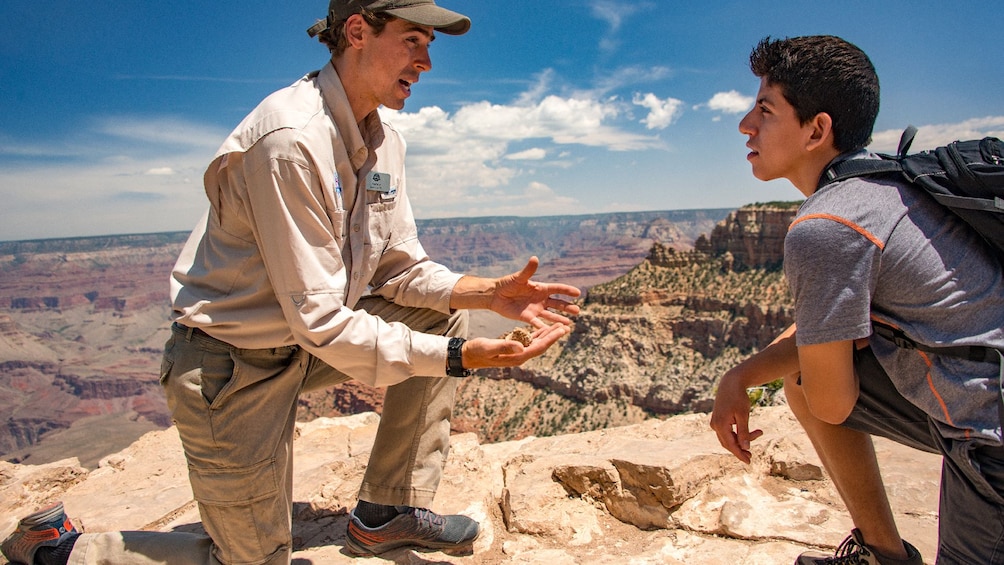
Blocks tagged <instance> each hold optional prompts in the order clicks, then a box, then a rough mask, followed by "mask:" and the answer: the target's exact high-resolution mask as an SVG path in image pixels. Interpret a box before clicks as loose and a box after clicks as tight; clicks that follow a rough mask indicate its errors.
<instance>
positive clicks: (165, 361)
mask: <svg viewBox="0 0 1004 565" xmlns="http://www.w3.org/2000/svg"><path fill="white" fill-rule="evenodd" d="M176 339H177V338H176V337H175V336H174V332H172V333H171V337H169V338H167V343H165V344H164V356H163V357H161V358H160V386H164V383H166V382H167V376H168V375H170V374H171V369H173V368H174V342H175V340H176Z"/></svg>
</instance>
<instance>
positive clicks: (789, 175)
mask: <svg viewBox="0 0 1004 565" xmlns="http://www.w3.org/2000/svg"><path fill="white" fill-rule="evenodd" d="M739 132H740V133H742V134H745V135H748V136H749V141H747V142H746V147H748V148H749V149H750V150H751V151H750V153H749V154H748V155H747V156H746V160H747V161H749V162H750V165H752V166H753V176H755V177H756V178H758V179H760V180H763V181H768V180H774V179H779V178H786V179H788V180H790V181H792V182H793V183H795V185H796V186H798V183H797V182H795V179H799V178H801V177H803V176H804V172H805V171H804V169H805V167H806V165H807V163H808V152H807V151H806V143H807V142H808V140H809V136H810V135H811V133H812V126H811V124H805V125H803V124H802V123H801V122H799V119H798V115H797V114H796V113H795V107H794V106H792V105H791V104H790V103H789V102H788V101H787V100H786V99H785V98H784V94H783V93H782V90H781V87H780V86H778V85H770V84H767V79H766V78H761V79H760V90H759V92H757V101H756V104H755V105H754V106H753V109H752V110H750V111H749V113H748V114H746V116H745V117H744V118H743V119H742V121H740V122H739ZM817 176H818V173H817Z"/></svg>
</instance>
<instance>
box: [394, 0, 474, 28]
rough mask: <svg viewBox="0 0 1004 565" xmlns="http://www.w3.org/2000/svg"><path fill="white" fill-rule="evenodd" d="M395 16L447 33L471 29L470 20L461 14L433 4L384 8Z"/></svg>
mask: <svg viewBox="0 0 1004 565" xmlns="http://www.w3.org/2000/svg"><path fill="white" fill-rule="evenodd" d="M384 11H385V12H387V13H388V14H390V15H392V16H394V17H395V18H401V19H402V20H405V21H409V22H411V23H415V24H418V25H423V26H429V27H431V28H433V29H435V30H436V31H438V32H442V33H445V34H447V35H463V34H465V33H467V30H469V29H471V20H470V18H468V17H467V16H465V15H463V14H458V13H456V12H452V11H450V10H447V9H446V8H441V7H439V6H436V5H434V4H426V5H422V6H408V7H405V8H393V9H391V10H384Z"/></svg>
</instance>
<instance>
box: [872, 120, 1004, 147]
mask: <svg viewBox="0 0 1004 565" xmlns="http://www.w3.org/2000/svg"><path fill="white" fill-rule="evenodd" d="M902 134H903V130H901V129H894V130H885V131H878V132H874V133H873V134H872V143H871V144H870V145H869V146H868V148H869V149H871V150H872V151H877V152H880V153H895V152H896V149H897V148H898V147H899V138H900V136H901V135H902ZM987 136H992V137H999V138H1002V139H1004V116H986V117H983V118H972V119H969V120H965V121H963V122H959V123H955V124H930V125H926V126H917V136H916V137H915V138H914V140H913V144H912V145H911V146H910V153H916V152H918V151H924V150H928V149H934V148H935V147H939V146H941V145H947V144H949V143H951V142H953V141H956V140H960V139H980V138H983V137H987Z"/></svg>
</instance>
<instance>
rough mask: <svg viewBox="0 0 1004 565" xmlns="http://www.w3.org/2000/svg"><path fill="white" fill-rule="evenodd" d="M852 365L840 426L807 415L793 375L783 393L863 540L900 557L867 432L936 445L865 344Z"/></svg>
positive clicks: (929, 447)
mask: <svg viewBox="0 0 1004 565" xmlns="http://www.w3.org/2000/svg"><path fill="white" fill-rule="evenodd" d="M854 369H855V372H856V373H857V375H858V381H859V383H860V387H859V388H860V392H859V395H858V401H857V403H856V404H855V406H854V410H853V411H852V412H851V415H850V416H848V418H847V420H846V421H845V422H844V423H842V424H841V425H839V426H834V425H832V424H827V423H826V422H823V421H821V420H818V419H817V418H815V417H814V416H813V415H812V413H811V412H810V411H809V408H808V405H807V404H806V402H805V397H804V395H803V394H802V391H801V386H799V385H798V384H797V382H796V379H795V378H791V379H786V380H785V394H786V395H787V397H788V404H789V405H790V406H791V409H792V412H793V413H794V414H795V417H796V418H798V420H799V423H801V424H802V426H803V427H804V428H805V431H806V434H807V435H808V436H809V439H810V440H811V441H812V444H813V446H814V447H815V448H816V452H817V454H818V455H819V458H820V460H821V461H822V462H823V466H824V467H826V470H827V472H828V473H829V475H830V478H831V480H833V484H834V486H836V488H837V492H838V493H839V494H840V497H841V499H843V501H844V504H845V505H846V506H847V511H848V512H849V513H850V515H851V519H852V520H853V521H854V524H855V526H856V527H857V529H858V530H860V532H861V535H862V537H864V540H865V542H866V543H867V544H868V546H869V547H871V548H873V549H875V550H876V551H878V552H879V553H881V554H883V555H886V556H888V557H893V558H903V557H906V556H907V551H906V548H905V547H904V546H903V541H902V538H900V535H899V530H898V528H897V527H896V521H895V518H894V517H893V514H892V509H891V507H890V506H889V498H888V496H887V495H886V491H885V487H884V485H883V483H882V475H881V472H880V471H879V467H878V460H877V459H876V456H875V448H874V445H873V444H872V440H871V436H872V435H880V436H883V437H887V438H889V439H892V440H893V441H896V442H899V443H902V444H904V445H907V446H910V447H913V448H915V449H920V450H923V451H928V452H932V453H938V448H937V446H936V443H935V440H934V438H933V437H932V435H931V432H930V427H929V422H930V419H929V418H928V416H927V414H926V413H924V412H923V411H922V410H920V409H919V408H917V407H916V406H914V405H913V404H911V403H910V402H909V401H907V400H906V399H905V398H903V396H902V395H901V394H899V391H897V390H896V387H895V386H894V385H893V384H892V381H890V380H889V376H888V375H886V373H885V371H884V370H883V369H882V366H881V365H880V364H879V363H878V360H877V359H875V355H874V354H873V353H872V351H871V349H870V348H865V349H859V350H856V351H855V352H854Z"/></svg>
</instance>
